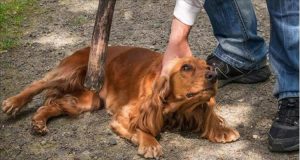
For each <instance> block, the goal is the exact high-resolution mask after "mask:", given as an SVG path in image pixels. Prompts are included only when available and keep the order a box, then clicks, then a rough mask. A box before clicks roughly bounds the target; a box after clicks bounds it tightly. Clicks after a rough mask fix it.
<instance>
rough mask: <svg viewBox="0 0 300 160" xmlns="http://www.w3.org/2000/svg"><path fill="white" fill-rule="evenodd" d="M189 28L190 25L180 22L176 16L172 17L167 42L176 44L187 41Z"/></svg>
mask: <svg viewBox="0 0 300 160" xmlns="http://www.w3.org/2000/svg"><path fill="white" fill-rule="evenodd" d="M190 30H191V26H189V25H186V24H184V23H182V22H181V21H180V20H178V19H177V18H174V19H173V22H172V27H171V34H170V38H169V44H170V45H178V44H180V43H183V42H185V41H186V42H187V41H188V36H189V33H190Z"/></svg>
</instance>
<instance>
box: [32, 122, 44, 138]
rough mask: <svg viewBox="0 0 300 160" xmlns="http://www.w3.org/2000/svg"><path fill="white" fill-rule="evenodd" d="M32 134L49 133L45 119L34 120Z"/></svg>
mask: <svg viewBox="0 0 300 160" xmlns="http://www.w3.org/2000/svg"><path fill="white" fill-rule="evenodd" d="M31 125H32V134H34V135H42V136H43V135H45V134H47V133H48V129H47V126H46V123H45V122H43V121H34V120H33V121H32V124H31Z"/></svg>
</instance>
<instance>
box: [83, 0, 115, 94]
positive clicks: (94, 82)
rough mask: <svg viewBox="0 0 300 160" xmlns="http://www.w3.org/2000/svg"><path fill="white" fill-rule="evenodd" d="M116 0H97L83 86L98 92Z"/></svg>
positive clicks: (102, 80) (100, 87)
mask: <svg viewBox="0 0 300 160" xmlns="http://www.w3.org/2000/svg"><path fill="white" fill-rule="evenodd" d="M115 3H116V0H99V5H98V10H97V15H96V21H95V26H94V31H93V37H92V44H91V51H90V57H89V63H88V70H87V74H86V77H85V82H84V86H85V87H86V88H88V89H90V90H92V91H96V92H98V91H99V90H101V89H102V86H103V84H104V75H105V73H104V72H105V71H104V66H105V57H106V52H107V45H108V40H109V34H110V27H111V23H112V17H113V13H114V8H115Z"/></svg>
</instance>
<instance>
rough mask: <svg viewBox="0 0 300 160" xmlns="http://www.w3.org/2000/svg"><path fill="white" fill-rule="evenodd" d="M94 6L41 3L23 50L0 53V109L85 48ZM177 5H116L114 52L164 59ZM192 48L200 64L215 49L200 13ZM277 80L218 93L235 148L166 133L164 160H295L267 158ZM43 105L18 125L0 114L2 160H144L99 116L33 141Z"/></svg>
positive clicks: (166, 1) (65, 121)
mask: <svg viewBox="0 0 300 160" xmlns="http://www.w3.org/2000/svg"><path fill="white" fill-rule="evenodd" d="M97 2H98V1H97V0H89V1H84V0H40V1H39V2H38V5H39V6H40V7H39V8H41V9H40V10H39V11H32V12H34V16H33V17H31V18H30V19H28V21H27V22H26V23H24V28H25V29H24V30H25V31H24V36H23V37H22V40H21V45H20V46H19V47H16V48H14V49H11V50H8V52H6V53H0V68H1V72H0V101H2V100H4V99H5V98H7V97H8V96H12V95H14V94H16V93H17V92H19V91H20V90H21V89H22V88H24V87H25V86H26V85H28V84H29V83H30V82H31V81H33V80H35V79H37V78H40V77H42V75H43V74H44V73H46V72H47V71H49V70H50V69H51V68H53V67H54V66H55V65H56V64H57V63H58V61H59V60H60V59H62V58H63V57H65V56H67V55H69V54H70V53H72V51H75V50H76V49H79V48H81V47H84V46H86V45H89V43H90V39H91V35H92V30H93V25H94V18H95V11H96V9H97ZM254 4H255V9H256V11H257V12H256V13H257V17H258V19H259V22H260V30H261V31H262V35H263V37H264V38H265V39H266V40H267V41H268V39H269V32H268V31H269V17H268V13H267V9H266V3H265V1H260V0H254ZM174 5H175V0H159V1H158V0H141V1H138V0H130V1H129V0H119V1H117V3H116V8H115V14H114V19H113V24H112V32H111V36H110V44H111V45H114V44H115V45H134V46H141V47H145V48H150V49H153V50H157V51H160V52H163V51H164V50H165V46H166V44H167V39H168V34H169V31H170V23H171V19H172V12H173V8H174ZM190 42H191V44H192V49H193V51H194V53H195V55H197V56H200V57H201V58H205V57H206V56H207V55H208V54H209V53H211V52H212V50H213V49H214V47H215V46H216V44H217V42H216V40H215V39H214V37H213V34H212V29H211V26H210V22H209V20H208V17H207V15H206V13H205V11H204V9H202V11H201V13H200V16H199V19H198V21H197V23H196V24H195V26H194V27H193V30H192V33H191V38H190ZM273 85H274V77H272V78H271V79H270V80H268V81H267V82H264V83H260V84H255V85H239V84H231V85H228V86H226V87H224V88H222V89H220V90H219V93H218V99H217V101H218V103H219V106H220V107H219V108H220V113H221V114H222V115H223V116H224V117H225V119H226V120H227V121H228V123H229V124H230V125H232V126H234V127H236V128H237V129H238V130H239V131H240V134H241V138H240V140H239V141H237V142H234V143H228V144H215V143H211V142H209V141H207V140H205V139H199V137H198V136H197V135H194V134H191V133H177V132H164V133H162V134H161V138H160V143H161V145H162V146H163V148H164V158H163V159H170V160H174V159H195V160H198V159H209V160H211V159H253V160H258V159H278V160H282V159H299V156H298V152H292V153H271V152H269V151H268V149H267V132H268V130H269V128H270V126H271V123H272V118H273V117H274V115H275V113H276V108H277V104H276V99H274V98H273V97H272V87H273ZM41 104H42V99H41V96H38V97H36V98H35V99H34V100H33V102H31V103H30V104H29V105H28V106H27V107H26V108H24V109H23V110H22V111H21V113H19V114H18V115H17V117H16V118H13V117H8V116H6V115H4V114H3V113H0V159H3V160H8V159H30V160H34V159H38V160H43V159H53V160H54V159H55V160H57V159H62V160H65V159H103V160H104V159H105V160H106V159H118V160H119V159H120V160H121V159H142V158H141V157H140V156H138V155H137V148H136V147H135V146H134V145H132V144H131V143H129V142H127V141H126V140H124V139H121V138H119V137H117V136H116V135H115V134H114V133H112V131H110V129H109V127H108V123H109V121H110V117H109V116H108V115H107V114H106V112H105V111H104V110H100V111H96V112H93V113H86V114H83V115H80V116H79V117H78V118H66V117H60V118H55V119H53V120H51V121H50V122H49V124H48V127H49V130H50V133H49V134H47V135H46V136H43V137H39V136H33V135H31V134H30V122H31V116H32V113H33V112H34V111H35V110H36V109H37V107H38V106H40V105H41Z"/></svg>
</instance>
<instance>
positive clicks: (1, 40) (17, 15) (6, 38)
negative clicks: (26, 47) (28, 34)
mask: <svg viewBox="0 0 300 160" xmlns="http://www.w3.org/2000/svg"><path fill="white" fill-rule="evenodd" d="M36 2H37V0H1V2H0V51H1V50H7V49H10V48H12V47H15V46H16V45H17V44H18V41H19V39H20V37H21V35H22V23H24V21H26V20H28V19H29V16H30V14H31V13H32V11H33V10H34V5H35V4H36Z"/></svg>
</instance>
